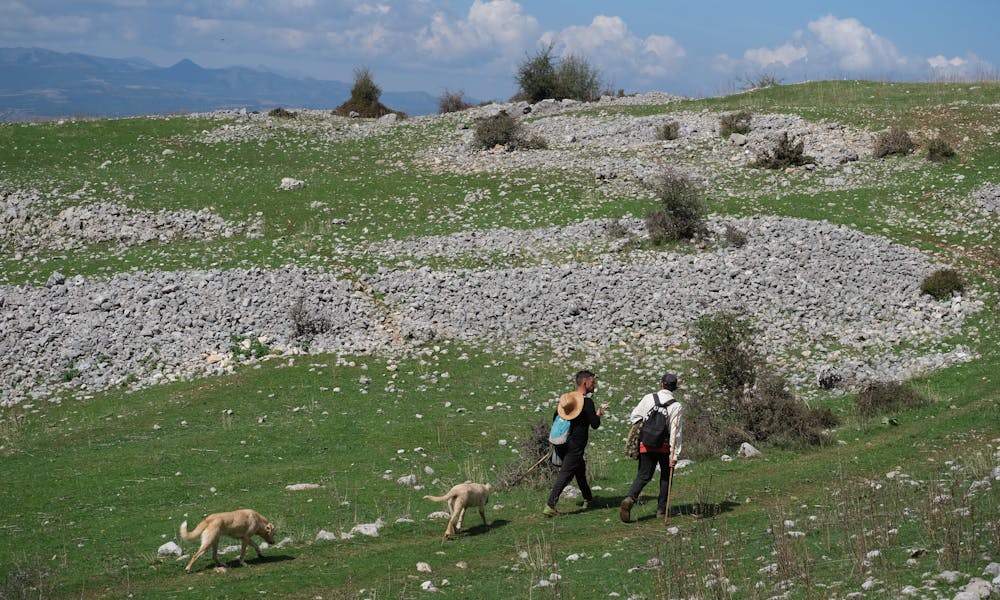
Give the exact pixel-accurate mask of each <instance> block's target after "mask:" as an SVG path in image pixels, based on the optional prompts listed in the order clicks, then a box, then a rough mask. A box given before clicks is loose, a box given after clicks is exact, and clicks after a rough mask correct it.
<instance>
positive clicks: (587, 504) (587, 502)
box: [580, 500, 594, 510]
mask: <svg viewBox="0 0 1000 600" xmlns="http://www.w3.org/2000/svg"><path fill="white" fill-rule="evenodd" d="M593 503H594V501H593V500H584V501H582V502H580V506H582V507H583V510H590V507H591V506H593Z"/></svg>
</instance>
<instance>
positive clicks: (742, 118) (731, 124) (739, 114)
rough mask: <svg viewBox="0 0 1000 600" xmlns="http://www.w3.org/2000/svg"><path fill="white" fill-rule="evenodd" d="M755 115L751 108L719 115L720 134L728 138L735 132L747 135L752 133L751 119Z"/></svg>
mask: <svg viewBox="0 0 1000 600" xmlns="http://www.w3.org/2000/svg"><path fill="white" fill-rule="evenodd" d="M751 119H753V115H752V114H751V113H750V111H749V110H746V109H744V110H738V111H736V112H731V113H726V114H724V115H722V116H721V117H719V135H721V136H722V137H724V138H728V137H729V136H730V135H732V134H734V133H742V134H743V135H746V134H748V133H750V121H751Z"/></svg>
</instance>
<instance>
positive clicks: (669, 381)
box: [660, 373, 677, 387]
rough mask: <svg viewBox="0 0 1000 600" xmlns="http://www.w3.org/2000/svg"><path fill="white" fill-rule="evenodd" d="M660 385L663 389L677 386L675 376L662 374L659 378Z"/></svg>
mask: <svg viewBox="0 0 1000 600" xmlns="http://www.w3.org/2000/svg"><path fill="white" fill-rule="evenodd" d="M660 383H661V384H663V387H667V386H670V385H677V376H676V375H674V374H673V373H664V374H663V377H660Z"/></svg>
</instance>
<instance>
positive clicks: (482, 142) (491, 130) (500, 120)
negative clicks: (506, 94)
mask: <svg viewBox="0 0 1000 600" xmlns="http://www.w3.org/2000/svg"><path fill="white" fill-rule="evenodd" d="M473 144H474V145H475V147H477V148H485V149H490V148H494V147H496V146H505V147H506V148H507V149H508V150H538V149H544V148H546V147H547V144H546V142H545V140H544V139H543V138H541V137H538V136H533V137H529V136H528V133H527V131H526V130H525V128H524V124H523V123H521V121H519V120H518V119H516V118H514V117H513V116H511V115H510V114H508V113H507V111H505V110H501V111H500V112H498V113H497V114H495V115H493V116H491V117H482V118H479V119H476V130H475V133H474V135H473Z"/></svg>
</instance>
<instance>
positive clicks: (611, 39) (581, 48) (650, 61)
mask: <svg viewBox="0 0 1000 600" xmlns="http://www.w3.org/2000/svg"><path fill="white" fill-rule="evenodd" d="M542 41H543V42H546V43H547V42H553V43H555V44H556V45H558V46H559V48H560V49H561V51H562V53H565V54H576V55H579V56H582V57H583V58H585V59H587V60H588V61H590V62H591V63H592V64H594V65H595V66H597V67H598V68H599V69H601V71H602V72H603V73H604V76H605V77H611V78H615V77H620V78H623V79H630V78H631V75H632V74H634V73H639V74H640V75H641V76H642V77H644V78H646V79H656V78H661V77H665V76H667V75H670V74H671V73H674V72H676V71H677V69H678V68H679V66H680V64H681V62H682V61H683V59H684V57H685V56H686V54H687V53H686V52H685V50H684V48H683V47H682V46H681V45H680V44H679V43H678V42H677V40H675V39H674V38H672V37H670V36H668V35H650V36H647V37H645V38H640V37H638V36H637V35H635V34H634V33H632V32H631V31H630V30H629V28H628V25H627V24H626V23H625V21H624V20H622V18H621V17H616V16H606V15H598V16H596V17H594V19H593V20H592V21H591V22H590V24H589V25H583V26H581V25H573V26H570V27H567V28H565V29H563V30H561V31H558V32H546V33H545V34H544V35H543V36H542Z"/></svg>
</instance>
